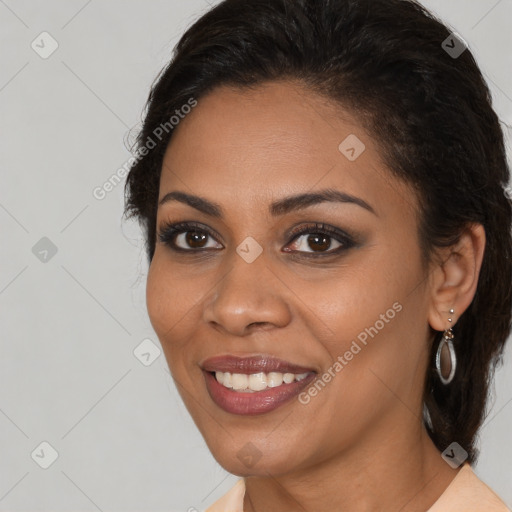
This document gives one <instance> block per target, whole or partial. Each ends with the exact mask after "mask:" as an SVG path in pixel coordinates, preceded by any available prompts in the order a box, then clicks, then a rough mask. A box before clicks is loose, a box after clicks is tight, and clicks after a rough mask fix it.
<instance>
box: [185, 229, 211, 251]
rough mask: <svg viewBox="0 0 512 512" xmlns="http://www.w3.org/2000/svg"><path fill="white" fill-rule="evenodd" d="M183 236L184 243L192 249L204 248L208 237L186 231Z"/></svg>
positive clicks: (204, 234) (203, 234)
mask: <svg viewBox="0 0 512 512" xmlns="http://www.w3.org/2000/svg"><path fill="white" fill-rule="evenodd" d="M185 235H186V236H185V241H186V242H187V244H188V245H189V247H194V248H202V247H204V244H205V242H206V240H207V239H208V235H207V234H206V233H199V232H197V231H187V232H186V233H185Z"/></svg>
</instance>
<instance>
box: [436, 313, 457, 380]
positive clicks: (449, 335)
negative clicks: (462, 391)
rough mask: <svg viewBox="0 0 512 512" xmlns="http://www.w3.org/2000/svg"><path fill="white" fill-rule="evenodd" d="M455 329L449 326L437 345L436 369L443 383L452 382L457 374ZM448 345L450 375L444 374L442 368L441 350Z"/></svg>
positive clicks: (449, 320) (449, 319)
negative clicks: (454, 341) (454, 343)
mask: <svg viewBox="0 0 512 512" xmlns="http://www.w3.org/2000/svg"><path fill="white" fill-rule="evenodd" d="M453 312H454V311H453V309H450V314H453ZM451 321H452V319H451V318H448V322H451ZM452 340H453V331H452V328H451V327H449V328H448V329H446V330H445V331H444V333H443V337H442V338H441V341H440V342H439V347H437V353H436V370H437V373H438V375H439V378H440V379H441V382H442V383H443V384H445V385H446V384H450V382H451V381H452V380H453V377H454V375H455V369H456V368H457V357H456V355H455V349H454V348H453V341H452ZM445 347H446V349H447V350H448V353H449V355H450V374H449V375H448V377H444V376H443V372H442V370H441V352H442V351H443V349H444V348H445Z"/></svg>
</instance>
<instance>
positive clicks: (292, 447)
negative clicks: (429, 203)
mask: <svg viewBox="0 0 512 512" xmlns="http://www.w3.org/2000/svg"><path fill="white" fill-rule="evenodd" d="M175 130H176V132H175V134H174V135H173V138H172V141H171V144H170V145H169V147H168V149H167V152H166V154H165V158H164V164H163V170H162V177H161V182H160V193H159V207H158V215H157V233H159V234H162V235H163V236H164V241H157V245H156V250H155V253H154V258H153V260H152V262H151V266H150V269H149V276H148V282H147V306H148V312H149V316H150V319H151V322H152V325H153V327H154V329H155V331H156V333H157V335H158V337H159V339H160V341H161V344H162V346H163V349H164V351H165V356H166V359H167V362H168V365H169V367H170V370H171V373H172V375H173V377H174V379H175V381H176V384H177V386H178V389H179V391H180V394H181V396H182V398H183V400H184V402H185V404H186V406H187V408H188V410H189V411H190V414H191V415H192V417H193V419H194V421H195V423H196V424H197V426H198V428H199V430H200V431H201V433H202V435H203V436H204V438H205V440H206V442H207V444H208V446H209V448H210V450H211V451H212V453H213V455H214V456H215V457H216V459H217V460H218V461H219V462H220V464H221V465H223V466H224V467H225V468H226V469H227V470H228V471H230V472H232V473H235V474H239V475H249V474H252V475H256V474H261V475H266V474H268V473H270V474H273V475H279V474H286V473H290V472H291V471H299V470H303V469H307V468H308V467H312V466H313V465H315V464H318V463H321V462H325V461H327V460H329V459H333V458H336V457H350V456H352V455H354V456H355V455H357V456H358V457H361V456H368V458H371V457H372V456H375V451H376V450H378V449H379V448H378V447H379V446H381V444H382V443H383V442H385V443H388V442H390V439H391V438H396V439H397V440H398V439H399V438H400V436H402V437H403V436H404V434H405V433H407V432H409V433H410V432H412V431H414V432H417V431H418V429H419V428H420V425H421V421H420V420H419V416H420V415H421V406H422V390H423V383H424V375H425V371H426V366H427V360H428V350H427V345H428V337H429V325H428V308H429V291H428V286H429V284H428V283H429V280H428V278H427V274H426V272H425V269H424V267H423V266H422V260H421V257H420V256H421V253H420V248H419V241H418V236H417V223H418V220H417V214H416V212H417V203H416V199H415V195H414V194H413V193H412V192H411V190H410V189H409V187H408V186H406V185H405V184H403V183H402V182H400V181H398V180H397V179H396V178H395V177H393V176H392V174H391V173H390V172H389V170H387V169H386V168H385V166H384V164H383V163H382V160H381V158H380V157H379V151H378V148H377V146H376V143H375V142H374V141H373V140H372V139H371V138H370V136H369V135H368V134H367V133H366V132H365V131H364V130H363V128H362V126H361V125H360V124H359V123H358V122H357V118H354V117H351V116H350V115H349V114H348V112H345V111H343V110H342V109H340V107H339V106H336V105H334V104H332V103H330V102H329V101H327V100H326V99H325V98H323V97H320V96H316V95H315V94H314V93H312V92H310V91H308V90H306V89H304V88H301V87H300V86H299V85H297V84H295V85H294V84H292V83H289V82H274V83H269V84H266V85H264V86H259V87H257V88H256V89H254V90H251V91H249V90H238V89H231V88H227V87H222V88H217V89H215V90H214V91H213V92H212V93H210V94H209V95H207V96H205V97H203V98H201V99H200V100H199V101H198V104H197V106H196V107H195V108H194V109H193V110H192V112H191V113H190V114H188V116H187V117H185V119H183V120H182V121H181V122H180V124H179V126H178V127H177V128H175ZM363 145H364V146H363ZM326 191H330V192H331V194H330V195H327V194H326ZM171 192H180V193H182V194H187V195H188V196H190V197H191V198H192V199H191V201H190V204H187V202H186V201H185V200H184V197H185V196H184V195H182V196H176V197H175V198H172V197H170V196H169V195H168V194H170V193H171ZM310 194H326V198H325V199H324V200H322V199H321V198H319V197H316V198H314V197H313V198H312V199H308V196H309V195H310ZM302 196H304V197H302ZM301 197H302V199H301ZM164 198H165V200H164V201H162V199H164ZM199 198H200V199H199ZM293 198H299V199H293ZM160 201H162V202H161V204H160ZM206 201H208V203H212V204H213V205H214V208H212V206H211V205H210V207H209V208H206V207H205V202H206ZM179 222H192V223H194V225H193V226H188V227H187V226H185V227H182V228H181V231H180V232H178V233H175V234H174V235H173V234H172V233H170V232H168V231H166V229H167V228H166V225H168V224H174V223H179ZM317 224H320V226H319V225H317ZM321 224H323V225H324V226H321ZM302 228H303V229H302ZM324 228H327V229H330V230H332V231H331V232H327V233H325V231H324ZM299 230H300V231H301V234H297V233H298V231H299ZM174 247H176V248H177V249H178V250H175V249H174ZM215 371H216V372H218V377H219V379H220V380H221V381H222V382H223V383H220V382H218V381H217V379H216V377H215V374H214V372H215ZM228 373H229V374H231V375H226V374H228ZM286 374H288V375H286ZM249 375H255V376H253V377H249ZM283 379H284V381H283ZM248 385H249V386H250V389H247V386H248ZM230 386H231V388H230ZM233 387H234V388H236V389H233ZM244 388H245V389H244ZM397 442H398V441H397ZM362 454H365V455H362Z"/></svg>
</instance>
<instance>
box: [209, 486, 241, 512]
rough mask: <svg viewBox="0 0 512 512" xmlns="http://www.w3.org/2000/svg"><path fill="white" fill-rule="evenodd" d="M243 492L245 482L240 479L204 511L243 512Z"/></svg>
mask: <svg viewBox="0 0 512 512" xmlns="http://www.w3.org/2000/svg"><path fill="white" fill-rule="evenodd" d="M244 494H245V482H244V480H243V479H241V480H238V482H237V483H236V484H235V485H234V486H233V487H232V488H231V489H230V490H229V491H228V492H227V493H226V494H224V496H222V498H220V499H219V500H217V501H216V502H215V503H214V504H213V505H211V506H210V507H208V508H207V509H206V511H205V512H243V510H244Z"/></svg>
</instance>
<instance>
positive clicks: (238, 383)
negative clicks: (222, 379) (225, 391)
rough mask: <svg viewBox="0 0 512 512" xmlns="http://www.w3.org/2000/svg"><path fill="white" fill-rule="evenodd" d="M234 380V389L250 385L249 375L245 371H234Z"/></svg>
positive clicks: (245, 387)
mask: <svg viewBox="0 0 512 512" xmlns="http://www.w3.org/2000/svg"><path fill="white" fill-rule="evenodd" d="M231 378H232V380H233V389H235V390H242V389H247V388H248V387H249V376H248V375H245V374H243V373H233V375H232V376H231Z"/></svg>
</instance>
